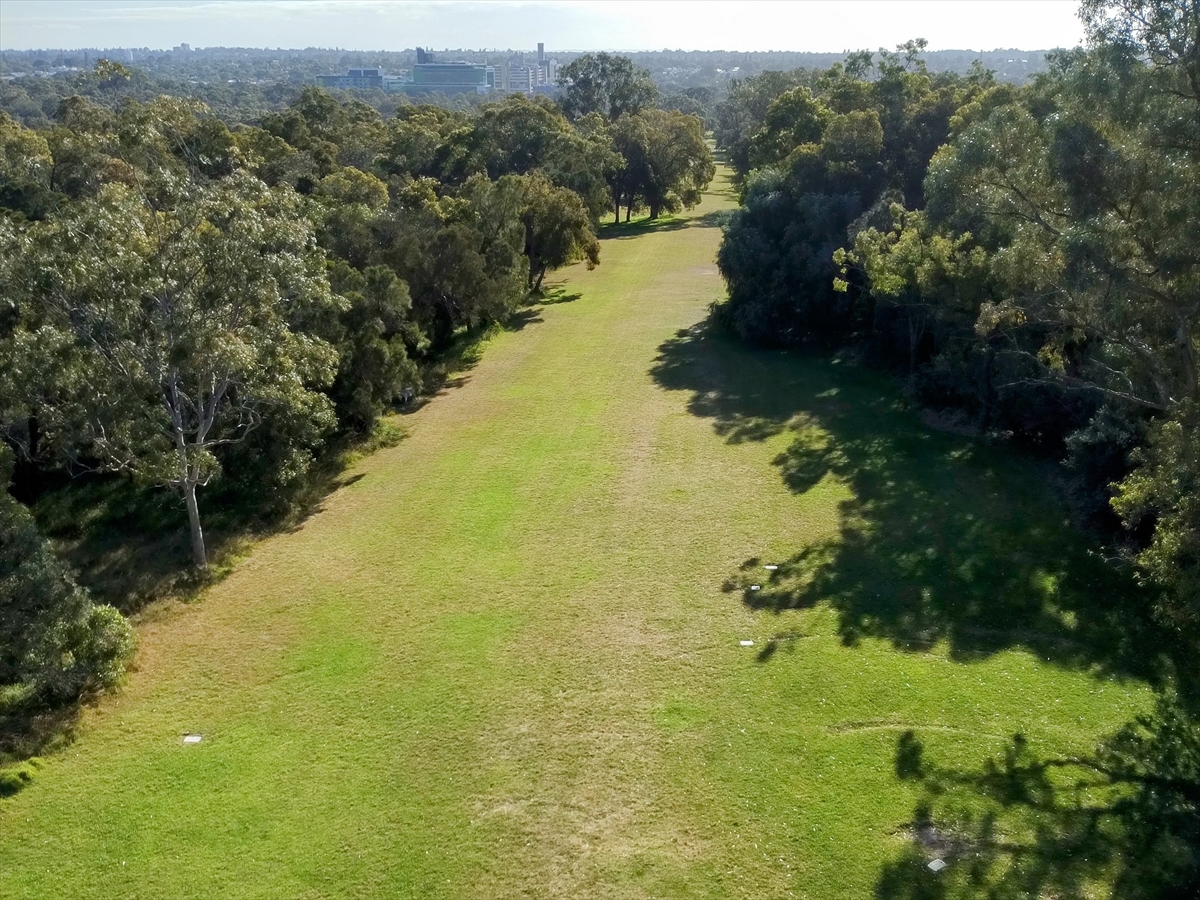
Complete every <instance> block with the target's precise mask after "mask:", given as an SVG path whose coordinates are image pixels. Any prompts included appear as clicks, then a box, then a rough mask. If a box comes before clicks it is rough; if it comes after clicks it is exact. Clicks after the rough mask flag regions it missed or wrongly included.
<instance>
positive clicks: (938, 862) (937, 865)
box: [929, 859, 947, 872]
mask: <svg viewBox="0 0 1200 900" xmlns="http://www.w3.org/2000/svg"><path fill="white" fill-rule="evenodd" d="M946 866H947V862H946V861H945V860H944V859H935V860H934V861H933V862H931V863H930V864H929V868H931V869H933V871H935V872H940V871H942V869H944V868H946Z"/></svg>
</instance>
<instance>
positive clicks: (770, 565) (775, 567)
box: [763, 563, 779, 572]
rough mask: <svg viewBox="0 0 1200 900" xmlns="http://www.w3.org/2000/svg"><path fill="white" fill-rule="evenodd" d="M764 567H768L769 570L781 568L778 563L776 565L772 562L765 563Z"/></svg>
mask: <svg viewBox="0 0 1200 900" xmlns="http://www.w3.org/2000/svg"><path fill="white" fill-rule="evenodd" d="M763 568H764V569H766V570H767V571H768V572H774V571H775V570H776V569H778V568H779V566H777V565H775V564H773V563H771V564H769V565H765V566H763Z"/></svg>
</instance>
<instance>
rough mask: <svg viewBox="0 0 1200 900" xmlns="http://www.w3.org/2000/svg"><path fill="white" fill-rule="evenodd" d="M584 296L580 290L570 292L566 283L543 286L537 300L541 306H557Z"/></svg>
mask: <svg viewBox="0 0 1200 900" xmlns="http://www.w3.org/2000/svg"><path fill="white" fill-rule="evenodd" d="M582 296H583V294H581V293H579V291H574V292H569V291H568V290H567V288H566V286H565V285H562V284H554V285H547V286H546V287H543V288H542V292H541V294H540V295H539V296H538V297H537V298H536V299H535V302H536V303H537V304H538V305H540V306H555V305H557V304H559V303H574V302H575V301H576V300H578V299H579V298H580V297H582Z"/></svg>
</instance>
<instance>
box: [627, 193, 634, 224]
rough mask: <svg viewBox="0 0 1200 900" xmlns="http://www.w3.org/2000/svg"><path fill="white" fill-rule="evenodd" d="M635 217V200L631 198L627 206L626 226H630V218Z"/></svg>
mask: <svg viewBox="0 0 1200 900" xmlns="http://www.w3.org/2000/svg"><path fill="white" fill-rule="evenodd" d="M632 215H633V198H632V197H630V198H629V202H628V203H626V204H625V224H627V225H628V224H629V217H630V216H632Z"/></svg>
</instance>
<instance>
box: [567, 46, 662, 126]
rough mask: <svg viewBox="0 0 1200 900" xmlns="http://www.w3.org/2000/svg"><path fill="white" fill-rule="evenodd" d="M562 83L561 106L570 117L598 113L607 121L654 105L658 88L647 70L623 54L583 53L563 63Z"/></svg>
mask: <svg viewBox="0 0 1200 900" xmlns="http://www.w3.org/2000/svg"><path fill="white" fill-rule="evenodd" d="M558 82H559V84H560V85H563V88H564V90H563V98H562V108H563V112H564V113H566V115H567V118H569V119H581V118H583V117H584V116H586V115H588V114H590V113H599V114H600V115H602V116H604V117H605V118H607V119H608V120H609V121H616V120H617V119H619V118H620V117H621V116H623V115H633V114H635V113H639V112H641V111H642V110H643V109H646V108H648V107H650V106H653V105H654V102H655V100H656V99H657V98H658V88H656V87H655V86H654V82H653V81H651V80H650V73H649V72H647V71H646V70H645V69H643V68H640V67H639V66H635V65H634V64H633V62H632V61H631V60H630V59H629V58H628V57H626V56H617V55H615V54H611V53H585V54H584V55H583V56H580V57H579V58H577V59H575V60H572V61H571V62H570V63H568V64H567V65H566V66H564V67H563V68H562V69H561V70H560V71H559V75H558Z"/></svg>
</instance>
